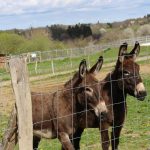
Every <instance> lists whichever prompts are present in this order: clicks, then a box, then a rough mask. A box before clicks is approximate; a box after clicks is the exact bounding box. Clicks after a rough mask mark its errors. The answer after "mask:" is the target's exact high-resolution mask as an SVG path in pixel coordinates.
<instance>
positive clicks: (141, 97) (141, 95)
mask: <svg viewBox="0 0 150 150" xmlns="http://www.w3.org/2000/svg"><path fill="white" fill-rule="evenodd" d="M146 96H147V92H146V91H139V93H138V95H137V98H138V100H144V99H145V97H146Z"/></svg>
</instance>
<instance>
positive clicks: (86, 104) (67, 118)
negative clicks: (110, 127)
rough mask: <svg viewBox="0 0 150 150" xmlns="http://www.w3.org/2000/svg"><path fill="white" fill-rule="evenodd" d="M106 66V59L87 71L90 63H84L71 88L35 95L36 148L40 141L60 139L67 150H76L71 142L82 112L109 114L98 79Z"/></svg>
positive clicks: (69, 86)
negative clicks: (101, 70) (101, 69)
mask: <svg viewBox="0 0 150 150" xmlns="http://www.w3.org/2000/svg"><path fill="white" fill-rule="evenodd" d="M102 64H103V59H102V58H101V60H100V61H99V62H98V65H97V66H95V68H94V67H93V69H92V70H90V71H87V66H86V61H85V60H83V61H82V62H81V63H80V66H79V71H78V72H77V73H76V74H75V75H74V77H73V79H72V80H70V81H68V82H67V85H66V86H64V88H63V89H62V90H60V91H57V92H55V93H54V94H49V93H32V109H33V110H32V113H33V129H34V145H33V148H34V149H36V148H37V145H38V142H37V141H36V140H37V139H40V138H47V139H50V138H58V139H59V140H60V142H61V144H62V146H63V148H64V149H65V150H73V149H74V147H73V145H72V143H71V142H70V138H71V137H72V136H73V133H74V132H76V129H77V128H78V127H79V126H78V120H79V118H80V116H81V113H82V112H85V111H86V110H87V109H91V111H92V113H94V114H96V115H97V118H98V117H99V116H100V115H101V113H103V114H104V113H107V107H106V105H105V102H104V101H103V100H102V99H101V97H100V90H99V88H100V87H99V82H98V80H97V79H96V78H95V77H94V74H96V73H98V72H97V70H100V68H101V66H102Z"/></svg>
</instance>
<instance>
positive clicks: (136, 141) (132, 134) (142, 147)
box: [0, 47, 150, 150]
mask: <svg viewBox="0 0 150 150" xmlns="http://www.w3.org/2000/svg"><path fill="white" fill-rule="evenodd" d="M148 48H149V47H145V48H144V49H145V51H144V50H143V47H142V48H141V49H142V50H141V54H140V56H150V51H149V50H148ZM117 54H118V49H114V51H111V50H109V51H106V52H105V53H104V52H102V55H103V56H104V64H109V63H111V62H113V60H115V59H116V56H117ZM100 55H101V53H97V54H94V55H90V56H89V57H88V56H87V57H84V56H83V57H80V58H72V59H71V60H70V59H69V58H66V59H63V60H54V65H55V68H56V69H58V70H56V72H62V71H68V70H70V69H72V70H75V69H77V68H78V64H79V62H80V61H81V59H82V58H87V60H90V65H92V64H94V63H95V62H96V60H97V58H98V57H99V56H100ZM109 58H111V59H112V61H111V60H110V59H109ZM71 63H72V66H73V67H72V66H71V65H70V64H71ZM139 64H141V73H142V77H143V79H144V83H145V86H146V89H147V92H148V96H147V97H146V99H145V101H143V102H141V101H138V100H136V99H135V98H133V97H130V96H128V98H127V105H128V113H127V118H126V122H125V126H124V128H123V131H122V134H121V141H120V149H121V150H136V149H137V150H149V149H150V142H149V141H150V94H149V93H150V60H147V59H146V60H142V61H140V62H139ZM34 66H35V64H29V65H28V67H29V71H33V70H34ZM38 67H39V70H41V73H40V72H39V73H37V74H36V73H33V74H30V76H31V78H33V80H31V84H30V85H31V90H32V91H51V92H53V91H56V90H57V89H59V88H60V87H61V86H62V84H63V83H64V82H65V81H67V80H68V79H69V78H70V77H71V76H72V74H73V72H70V73H67V74H62V75H55V76H51V77H50V76H49V74H50V73H51V71H50V61H46V62H41V63H39V65H38ZM48 69H49V70H48ZM112 69H113V65H112V66H108V67H103V69H102V70H101V72H100V73H99V76H98V78H99V79H103V78H104V77H105V76H106V74H107V73H108V72H110V71H111V70H112ZM43 70H45V72H44V71H43ZM46 70H48V72H50V73H48V72H46ZM0 74H1V75H0V80H1V81H4V82H8V83H9V82H10V81H9V79H10V77H9V75H8V73H6V74H5V75H4V71H3V70H0ZM44 75H46V76H45V78H43V76H44ZM39 77H41V78H39ZM0 93H1V97H0V139H1V138H2V135H3V133H4V130H5V129H6V125H7V122H8V118H9V114H10V112H11V109H12V106H13V104H14V96H13V91H12V88H11V86H10V84H6V86H4V87H3V86H0ZM81 147H82V149H88V150H99V149H101V148H100V133H99V130H98V129H86V130H85V131H84V134H83V135H82V139H81ZM16 149H17V148H16ZM48 149H53V150H59V149H60V143H59V141H58V140H57V139H56V140H42V141H41V143H40V147H39V150H48Z"/></svg>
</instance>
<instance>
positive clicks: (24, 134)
mask: <svg viewBox="0 0 150 150" xmlns="http://www.w3.org/2000/svg"><path fill="white" fill-rule="evenodd" d="M9 67H10V74H11V79H12V85H13V90H14V93H15V98H16V106H17V118H18V131H19V133H18V140H19V150H33V148H32V147H33V124H32V103H31V93H30V88H29V78H28V71H27V64H26V59H25V58H21V57H20V58H19V57H17V58H12V59H10V61H9Z"/></svg>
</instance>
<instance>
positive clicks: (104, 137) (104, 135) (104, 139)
mask: <svg viewBox="0 0 150 150" xmlns="http://www.w3.org/2000/svg"><path fill="white" fill-rule="evenodd" d="M108 128H109V125H108V123H105V122H102V123H101V124H100V132H101V143H102V149H103V150H109V146H110V140H109V133H108Z"/></svg>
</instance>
